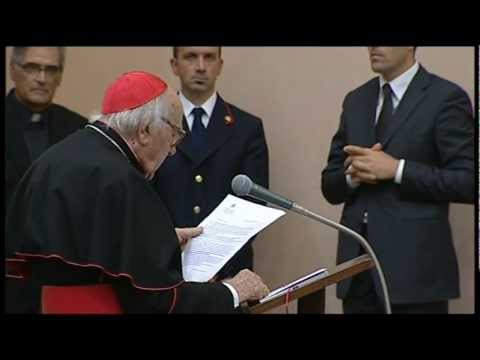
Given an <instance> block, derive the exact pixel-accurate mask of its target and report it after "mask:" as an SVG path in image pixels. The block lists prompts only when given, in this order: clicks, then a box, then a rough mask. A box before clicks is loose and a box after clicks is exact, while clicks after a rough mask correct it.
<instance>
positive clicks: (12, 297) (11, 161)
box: [5, 90, 88, 313]
mask: <svg viewBox="0 0 480 360" xmlns="http://www.w3.org/2000/svg"><path fill="white" fill-rule="evenodd" d="M14 97H15V93H14V90H11V91H10V93H9V94H8V95H7V96H6V97H5V214H6V213H7V210H8V206H9V204H10V200H11V198H12V195H13V193H14V191H15V189H16V187H17V184H18V183H19V182H20V179H21V178H22V176H23V175H24V174H25V172H26V171H27V169H28V168H29V167H30V165H31V160H30V155H29V152H28V148H27V144H26V142H25V138H24V131H25V121H24V120H23V116H24V114H22V112H21V109H20V106H22V105H20V104H19V103H18V101H17V100H16V99H15V98H14ZM45 116H46V121H47V127H48V137H49V139H48V145H49V146H52V145H54V144H56V143H57V142H59V141H60V140H62V139H63V138H65V137H67V136H68V135H70V134H71V133H73V132H74V131H76V130H77V129H80V128H82V127H84V126H85V125H86V124H87V122H88V121H87V119H86V118H84V117H83V116H81V115H79V114H77V113H75V112H73V111H71V110H69V109H67V108H65V107H63V106H60V105H56V104H52V105H50V107H49V108H48V110H46V113H45ZM6 282H7V284H6V285H7V294H6V295H7V296H6V311H7V312H15V313H19V312H36V310H37V309H39V307H38V306H39V304H38V300H37V299H36V296H35V292H34V289H32V286H30V285H29V284H28V283H26V282H18V281H16V282H12V281H11V280H10V279H7V281H6Z"/></svg>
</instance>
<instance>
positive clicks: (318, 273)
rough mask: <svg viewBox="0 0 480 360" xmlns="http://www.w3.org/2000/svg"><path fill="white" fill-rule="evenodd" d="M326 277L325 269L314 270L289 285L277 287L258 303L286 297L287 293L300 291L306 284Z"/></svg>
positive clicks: (326, 271)
mask: <svg viewBox="0 0 480 360" xmlns="http://www.w3.org/2000/svg"><path fill="white" fill-rule="evenodd" d="M327 275H328V270H327V269H326V268H321V269H318V270H315V271H314V272H312V273H310V274H308V275H305V276H302V277H301V278H299V279H297V280H294V281H292V282H291V283H289V284H287V285H284V286H282V287H279V288H277V289H275V290H273V291H271V292H270V294H268V295H267V296H265V297H264V298H263V299H261V300H260V303H264V302H266V301H269V300H273V299H275V298H277V297H279V296H283V295H286V294H287V293H288V292H289V291H290V292H293V291H295V290H297V289H300V288H302V287H304V286H307V285H308V284H311V283H313V282H315V281H317V280H318V279H321V278H324V277H326V276H327Z"/></svg>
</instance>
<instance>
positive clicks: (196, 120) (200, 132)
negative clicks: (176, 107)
mask: <svg viewBox="0 0 480 360" xmlns="http://www.w3.org/2000/svg"><path fill="white" fill-rule="evenodd" d="M192 114H193V126H192V133H191V136H192V143H193V146H194V147H195V148H197V149H198V150H202V149H203V148H204V147H205V145H206V144H207V129H205V126H203V123H202V116H203V114H205V111H204V110H203V109H202V108H201V107H196V108H194V109H193V110H192Z"/></svg>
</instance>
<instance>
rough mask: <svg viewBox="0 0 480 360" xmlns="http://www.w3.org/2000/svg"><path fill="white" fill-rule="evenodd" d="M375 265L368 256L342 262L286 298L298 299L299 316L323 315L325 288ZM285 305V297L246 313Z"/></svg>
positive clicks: (262, 311) (252, 308)
mask: <svg viewBox="0 0 480 360" xmlns="http://www.w3.org/2000/svg"><path fill="white" fill-rule="evenodd" d="M374 266H375V264H374V262H373V261H372V259H371V258H370V257H369V256H368V254H364V255H362V256H359V257H357V258H355V259H352V260H350V261H347V262H344V263H342V264H340V265H338V266H336V267H335V268H334V271H330V270H329V275H328V276H326V277H324V278H322V279H319V280H318V281H316V282H314V283H312V284H310V285H307V286H305V287H303V288H300V289H297V290H295V291H292V292H291V293H290V294H289V296H288V298H289V301H292V300H295V299H298V311H297V312H298V313H299V314H324V313H325V288H326V287H327V286H329V285H333V284H336V283H338V282H340V281H342V280H345V279H348V278H349V277H352V276H355V275H357V274H359V273H361V272H362V271H365V270H368V269H370V268H372V267H374ZM281 305H285V296H280V297H278V298H275V299H272V300H270V301H267V302H265V303H263V304H260V303H258V304H256V305H253V306H250V307H249V308H248V310H247V312H249V313H251V314H262V313H264V312H265V311H268V310H271V309H274V308H276V307H278V306H281Z"/></svg>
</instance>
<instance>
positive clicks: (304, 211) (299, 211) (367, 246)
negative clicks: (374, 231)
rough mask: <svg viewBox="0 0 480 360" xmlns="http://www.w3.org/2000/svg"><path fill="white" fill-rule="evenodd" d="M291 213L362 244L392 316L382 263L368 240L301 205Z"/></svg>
mask: <svg viewBox="0 0 480 360" xmlns="http://www.w3.org/2000/svg"><path fill="white" fill-rule="evenodd" d="M290 210H291V211H293V212H296V213H297V214H300V215H303V216H306V217H308V218H310V219H313V220H316V221H318V222H321V223H322V224H325V225H328V226H330V227H333V228H335V229H336V230H338V231H340V232H343V233H346V234H348V235H351V236H353V237H354V238H355V239H357V240H358V241H359V242H360V244H361V245H362V246H363V248H364V249H365V251H366V252H367V253H368V255H370V257H371V258H372V260H373V262H374V263H375V266H376V268H377V270H378V275H379V276H380V283H381V285H382V290H383V298H384V300H385V309H386V312H387V314H391V313H392V309H391V307H390V297H389V295H388V289H387V283H386V282H385V277H384V275H383V270H382V268H381V266H380V263H379V261H378V259H377V256H376V255H375V253H374V252H373V249H372V247H371V246H370V244H369V243H368V242H367V240H366V239H365V238H364V237H363V236H361V235H360V234H359V233H357V232H355V231H353V230H351V229H349V228H348V227H346V226H343V225H341V224H338V223H336V222H334V221H332V220H330V219H327V218H325V217H323V216H320V215H318V214H315V213H314V212H312V211H310V210H308V209H305V208H303V207H301V206H300V205H298V204H296V203H293V204H292V207H291V209H290Z"/></svg>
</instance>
